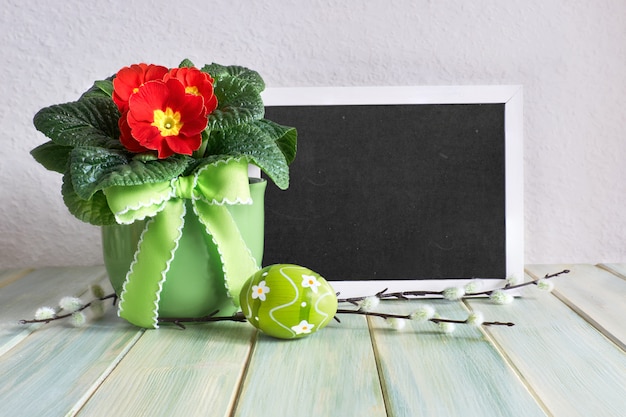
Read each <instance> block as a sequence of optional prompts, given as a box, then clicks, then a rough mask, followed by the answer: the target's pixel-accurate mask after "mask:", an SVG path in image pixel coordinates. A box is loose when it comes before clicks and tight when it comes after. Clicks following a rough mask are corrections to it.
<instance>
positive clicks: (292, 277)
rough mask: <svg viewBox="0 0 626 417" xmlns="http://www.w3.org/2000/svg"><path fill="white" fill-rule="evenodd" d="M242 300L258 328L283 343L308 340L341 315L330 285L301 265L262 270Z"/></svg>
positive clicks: (277, 266)
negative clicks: (292, 340)
mask: <svg viewBox="0 0 626 417" xmlns="http://www.w3.org/2000/svg"><path fill="white" fill-rule="evenodd" d="M239 299H240V302H241V309H242V311H243V313H244V315H245V316H246V319H248V321H249V322H250V323H251V324H252V325H253V326H254V327H256V328H257V329H259V330H261V331H263V332H264V333H267V334H268V335H270V336H273V337H277V338H280V339H294V338H299V337H304V336H307V335H309V334H311V333H314V332H316V331H318V330H320V329H323V328H324V327H325V326H326V325H327V324H328V323H329V322H330V321H331V320H332V319H333V317H334V316H335V313H336V312H337V296H336V294H335V291H334V289H333V288H332V287H331V286H330V284H329V283H328V282H327V281H326V280H325V279H324V278H322V277H321V276H320V275H319V274H318V273H316V272H313V271H311V270H310V269H308V268H304V267H302V266H298V265H289V264H278V265H271V266H268V267H265V268H263V269H261V270H260V271H258V272H257V273H255V274H254V275H252V276H251V277H250V278H249V279H248V281H247V282H246V283H245V284H244V286H243V288H242V289H241V293H240V294H239Z"/></svg>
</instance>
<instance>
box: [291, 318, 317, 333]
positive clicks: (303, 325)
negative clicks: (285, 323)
mask: <svg viewBox="0 0 626 417" xmlns="http://www.w3.org/2000/svg"><path fill="white" fill-rule="evenodd" d="M313 327H315V325H314V324H311V323H309V322H308V321H306V320H302V321H301V322H300V323H298V324H297V325H295V326H292V327H291V330H293V331H294V332H296V334H308V333H311V329H312V328H313Z"/></svg>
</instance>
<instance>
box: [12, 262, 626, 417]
mask: <svg viewBox="0 0 626 417" xmlns="http://www.w3.org/2000/svg"><path fill="white" fill-rule="evenodd" d="M563 268H568V269H570V270H571V271H572V272H571V273H570V274H568V275H565V276H562V277H559V278H557V279H556V280H555V284H556V289H555V291H554V293H553V294H550V293H545V292H541V291H539V290H538V289H536V288H534V287H533V288H528V289H526V290H524V291H522V292H521V297H519V298H517V299H516V300H515V301H514V302H513V303H512V304H510V305H505V306H499V305H494V304H492V303H491V302H490V301H489V300H487V299H484V298H482V299H469V300H465V301H462V302H449V301H445V300H440V299H437V300H435V299H433V300H415V301H391V302H383V303H381V304H380V306H379V307H378V309H377V310H381V311H387V312H401V313H408V312H411V311H413V310H414V309H415V308H416V307H417V306H418V305H420V303H430V304H432V305H433V306H434V307H435V308H436V309H437V310H438V312H439V313H440V314H441V315H442V316H446V317H450V318H457V319H464V318H465V317H466V316H467V314H468V312H469V311H470V310H475V311H481V312H482V313H483V314H484V315H485V318H486V319H487V320H499V321H512V322H515V323H516V325H515V326H514V327H488V328H482V329H478V328H472V327H467V326H463V325H459V326H457V330H456V332H455V333H453V334H450V335H447V334H442V333H441V332H440V331H439V330H438V328H437V326H435V325H433V324H432V323H414V322H410V323H409V325H408V326H407V328H405V329H404V330H403V331H400V332H398V331H394V330H392V329H390V328H389V326H387V324H386V323H385V322H384V320H382V319H379V318H368V319H366V318H364V317H361V316H342V323H341V324H340V323H335V322H332V323H331V324H330V325H329V326H328V327H327V328H325V329H323V330H322V331H320V332H318V333H316V334H313V335H312V336H309V337H306V338H303V339H299V340H293V341H284V340H276V339H272V338H270V337H267V336H265V335H263V334H261V333H259V332H258V331H257V330H255V329H254V328H253V327H252V326H250V325H248V324H247V323H232V322H222V323H211V324H203V325H190V326H188V327H187V329H186V330H182V329H179V328H177V327H176V326H174V325H167V326H166V325H164V326H162V327H161V328H160V329H158V330H142V329H137V328H135V327H133V326H131V325H129V324H128V323H127V322H126V321H124V320H121V319H119V318H118V317H117V315H116V311H115V309H114V308H111V307H109V308H108V311H107V313H106V315H105V317H104V318H103V319H102V320H100V321H97V322H95V323H93V324H92V325H90V326H88V327H83V328H73V327H70V326H69V325H68V324H67V323H61V322H54V323H50V324H46V325H29V326H25V325H18V324H17V321H18V320H19V319H21V318H31V317H32V315H33V314H34V311H35V310H36V309H37V308H38V307H40V306H42V305H55V304H56V303H57V302H58V300H59V299H60V298H61V297H62V296H65V295H75V296H83V298H88V297H87V296H86V293H87V289H88V287H89V285H90V284H92V283H94V282H96V283H106V276H105V274H104V269H103V268H102V267H68V268H43V269H38V270H29V269H18V270H6V271H0V375H2V383H1V384H0V416H5V415H7V416H20V417H22V416H24V417H30V416H36V417H40V416H46V417H47V416H50V417H56V416H79V417H81V416H84V417H98V416H112V415H113V416H125V415H128V416H133V417H135V416H150V417H159V416H168V417H177V416H182V417H187V416H196V415H198V416H200V415H207V416H208V415H210V416H217V417H222V416H224V417H235V416H237V417H248V416H254V417H287V416H289V417H304V416H306V417H310V416H372V417H382V416H393V417H400V416H422V415H423V416H438V415H441V416H456V415H460V416H475V415H476V416H481V417H482V416H487V417H488V416H543V415H547V416H556V417H559V416H563V417H571V416H603V417H604V416H609V417H610V416H620V417H621V416H623V415H626V388H625V387H626V351H625V349H624V346H626V333H625V332H624V323H623V322H622V318H623V317H626V303H624V299H625V298H626V297H625V295H626V293H625V292H624V289H625V286H624V285H625V284H626V275H625V274H624V273H625V272H626V264H607V265H529V266H528V267H527V272H528V274H529V275H528V276H527V279H530V278H531V276H542V275H544V274H546V273H553V272H558V271H559V270H560V269H563ZM107 288H108V289H110V287H107Z"/></svg>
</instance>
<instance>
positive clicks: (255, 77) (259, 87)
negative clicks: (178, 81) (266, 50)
mask: <svg viewBox="0 0 626 417" xmlns="http://www.w3.org/2000/svg"><path fill="white" fill-rule="evenodd" d="M201 71H204V72H208V73H209V74H211V76H212V77H213V78H214V79H215V80H216V81H220V80H222V79H223V78H236V79H239V80H241V81H244V82H245V84H246V85H250V86H251V87H252V88H254V89H255V90H256V91H257V92H258V93H260V92H261V91H263V90H265V81H263V78H262V77H261V75H260V74H259V73H258V72H256V71H254V70H251V69H249V68H246V67H240V66H238V65H230V66H224V65H220V64H216V63H212V64H211V65H205V66H204V67H202V70H201Z"/></svg>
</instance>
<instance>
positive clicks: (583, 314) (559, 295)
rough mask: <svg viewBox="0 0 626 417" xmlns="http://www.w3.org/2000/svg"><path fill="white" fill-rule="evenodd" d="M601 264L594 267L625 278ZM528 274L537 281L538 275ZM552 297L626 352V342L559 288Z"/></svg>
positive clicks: (552, 293) (553, 291) (553, 292)
mask: <svg viewBox="0 0 626 417" xmlns="http://www.w3.org/2000/svg"><path fill="white" fill-rule="evenodd" d="M599 265H601V264H598V265H594V266H595V267H598V269H602V270H604V271H606V272H609V273H611V274H613V275H615V276H617V277H619V278H623V276H622V275H621V274H619V273H616V272H613V271H612V270H610V269H607V268H604V267H601V266H599ZM526 273H527V274H528V276H530V277H531V278H532V279H537V274H535V273H533V272H531V271H528V270H527V271H526ZM551 295H552V296H553V297H555V298H556V299H557V300H559V301H560V302H562V303H563V304H565V305H566V306H567V307H568V308H569V309H570V310H572V311H573V312H574V313H576V314H577V315H578V316H579V317H581V318H582V319H583V320H585V321H586V322H587V323H589V324H590V325H591V326H592V327H593V328H594V329H595V330H596V331H597V332H598V333H600V334H601V335H602V336H603V337H605V338H606V339H607V340H609V341H610V342H611V343H613V344H614V345H615V346H616V347H617V348H619V349H621V350H622V351H624V352H626V341H622V340H620V338H619V337H618V336H616V335H614V334H613V333H612V332H611V331H609V330H608V329H607V328H606V327H604V326H603V325H602V324H601V323H599V322H598V321H597V320H595V319H594V318H593V317H592V316H591V314H587V313H586V312H585V311H584V310H583V309H582V308H581V307H578V306H577V305H576V303H575V302H573V301H572V300H570V299H569V298H567V297H566V296H565V295H564V294H562V293H561V292H560V291H559V290H558V286H557V287H556V288H555V289H554V290H552V291H551Z"/></svg>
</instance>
